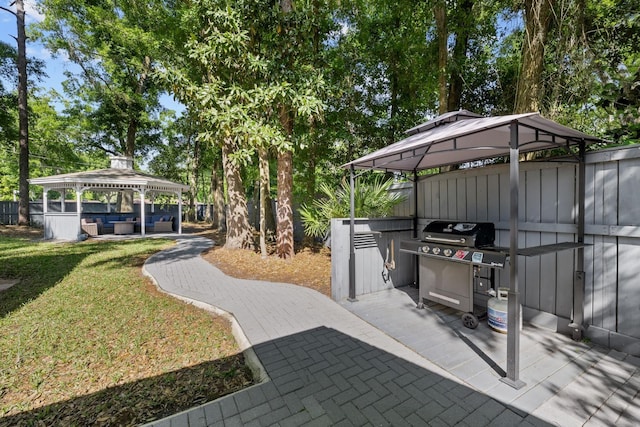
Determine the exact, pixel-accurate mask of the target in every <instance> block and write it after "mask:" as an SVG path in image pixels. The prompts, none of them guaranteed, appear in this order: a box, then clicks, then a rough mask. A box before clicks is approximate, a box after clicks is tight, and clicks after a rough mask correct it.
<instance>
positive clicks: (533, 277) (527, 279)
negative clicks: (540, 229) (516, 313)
mask: <svg viewBox="0 0 640 427" xmlns="http://www.w3.org/2000/svg"><path fill="white" fill-rule="evenodd" d="M525 245H526V246H525V247H534V246H540V233H535V232H527V233H525ZM523 258H524V270H525V271H524V279H523V282H522V283H523V284H524V286H525V287H524V291H525V305H526V306H527V307H531V308H535V309H536V310H539V309H540V257H539V256H532V257H523Z"/></svg>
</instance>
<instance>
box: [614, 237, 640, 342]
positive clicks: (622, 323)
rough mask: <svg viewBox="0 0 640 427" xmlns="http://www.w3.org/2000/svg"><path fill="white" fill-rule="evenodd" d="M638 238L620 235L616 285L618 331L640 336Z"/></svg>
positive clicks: (639, 250) (639, 248) (639, 251)
mask: <svg viewBox="0 0 640 427" xmlns="http://www.w3.org/2000/svg"><path fill="white" fill-rule="evenodd" d="M639 240H640V239H637V238H635V239H633V238H624V237H620V239H619V245H620V251H619V253H618V256H619V264H618V265H619V271H618V277H619V280H620V285H619V287H618V298H617V303H618V313H619V319H618V332H620V333H622V334H625V335H629V336H632V337H635V338H640V298H639V297H638V277H640V262H638V260H640V241H639Z"/></svg>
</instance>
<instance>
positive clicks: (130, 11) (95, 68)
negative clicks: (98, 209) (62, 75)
mask: <svg viewBox="0 0 640 427" xmlns="http://www.w3.org/2000/svg"><path fill="white" fill-rule="evenodd" d="M40 6H41V8H42V10H43V12H44V14H45V19H44V21H43V22H42V23H40V24H38V25H37V26H36V27H37V28H39V29H40V30H41V32H40V33H39V35H40V37H41V38H42V40H43V41H44V43H45V45H46V46H47V47H49V49H51V51H52V52H54V53H58V52H61V51H62V52H65V53H66V54H67V55H68V57H69V59H70V60H71V61H73V62H74V63H76V64H77V65H78V66H79V67H80V68H81V70H82V73H81V74H80V75H68V80H67V82H66V84H65V89H66V91H67V92H68V94H69V95H71V96H73V97H74V98H75V99H76V100H77V101H78V102H79V103H80V105H81V108H83V109H86V108H87V107H90V108H89V111H87V114H89V115H90V116H91V118H92V122H93V123H94V126H95V127H96V130H95V134H94V135H93V138H92V139H91V141H90V144H92V145H93V146H94V147H98V148H100V149H102V150H104V152H106V153H110V154H121V155H125V156H128V157H132V158H133V157H135V156H136V155H138V154H143V153H144V151H145V150H147V149H149V148H150V146H152V145H153V143H157V138H156V136H157V135H154V129H155V128H156V127H157V126H158V122H157V116H155V114H156V113H157V112H158V110H159V103H158V98H159V89H158V87H157V85H155V84H154V82H153V81H152V79H151V74H152V71H153V68H154V64H155V63H154V58H155V56H156V55H157V54H158V49H159V46H160V44H159V42H158V37H157V33H158V32H160V31H162V28H163V27H164V25H165V24H166V23H165V21H164V13H165V11H166V8H165V2H164V1H163V0H154V1H152V2H151V3H149V2H137V1H133V0H123V1H118V2H113V1H108V0H99V1H89V0H78V1H74V2H71V3H70V2H68V1H64V0H43V1H42V2H41V5H40ZM132 203H133V200H132V193H130V192H129V193H126V194H125V198H124V201H123V204H122V205H121V210H130V209H132Z"/></svg>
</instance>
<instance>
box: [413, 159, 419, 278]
mask: <svg viewBox="0 0 640 427" xmlns="http://www.w3.org/2000/svg"><path fill="white" fill-rule="evenodd" d="M417 237H418V170H417V169H414V170H413V238H414V239H415V238H417ZM416 283H418V282H416Z"/></svg>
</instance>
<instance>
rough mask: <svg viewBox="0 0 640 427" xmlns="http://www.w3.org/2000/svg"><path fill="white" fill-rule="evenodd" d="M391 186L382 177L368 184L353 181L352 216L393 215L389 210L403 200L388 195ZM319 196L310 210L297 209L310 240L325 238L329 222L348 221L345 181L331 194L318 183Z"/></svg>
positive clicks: (303, 206)
mask: <svg viewBox="0 0 640 427" xmlns="http://www.w3.org/2000/svg"><path fill="white" fill-rule="evenodd" d="M392 184H393V179H387V180H385V179H384V177H382V176H376V177H375V178H373V179H372V180H370V181H365V180H363V179H360V180H358V181H356V183H355V189H354V190H355V191H354V202H355V216H356V217H361V218H381V217H386V216H389V215H390V214H391V213H392V212H393V207H394V206H396V205H397V204H399V203H402V202H403V201H404V200H405V199H406V197H405V196H404V195H402V194H400V193H395V192H390V191H389V189H390V187H391V185H392ZM320 193H321V197H320V198H319V199H316V200H314V201H313V203H312V204H311V206H308V205H302V207H301V208H300V216H301V218H302V223H303V225H304V232H305V234H306V235H308V236H311V237H326V236H327V234H328V232H329V227H330V224H331V218H347V217H349V210H350V209H349V199H350V195H351V189H350V187H349V183H348V182H347V181H346V180H343V181H342V184H341V185H340V187H338V188H337V189H335V190H334V189H333V188H331V187H329V186H328V185H327V184H326V183H322V184H321V185H320Z"/></svg>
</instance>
